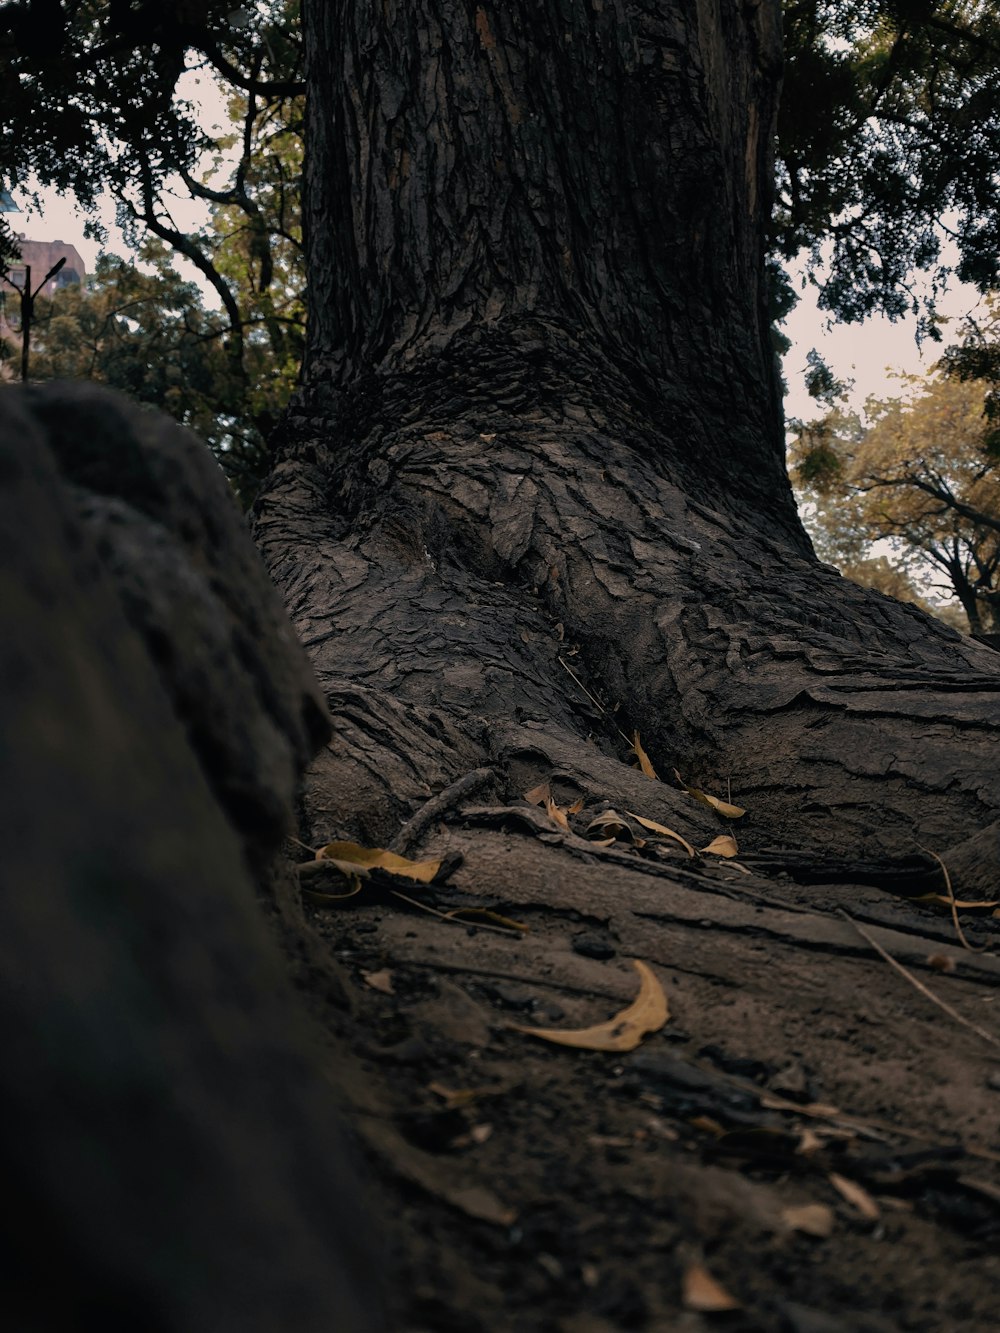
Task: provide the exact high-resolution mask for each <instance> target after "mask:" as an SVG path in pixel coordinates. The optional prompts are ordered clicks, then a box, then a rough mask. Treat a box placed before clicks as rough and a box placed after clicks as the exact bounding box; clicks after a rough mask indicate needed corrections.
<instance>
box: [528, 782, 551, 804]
mask: <svg viewBox="0 0 1000 1333" xmlns="http://www.w3.org/2000/svg"><path fill="white" fill-rule="evenodd" d="M551 796H552V791H551V789H550V788H549V784H548V783H547V782H541V783H539V784H538V786H537V787H532V789H531V791H526V792H525V793H524V799H525V800H526V801H527V802H528V804H529V805H544V804H545V802H546V801H547V800H549V799H550V798H551Z"/></svg>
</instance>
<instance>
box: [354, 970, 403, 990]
mask: <svg viewBox="0 0 1000 1333" xmlns="http://www.w3.org/2000/svg"><path fill="white" fill-rule="evenodd" d="M361 976H362V979H363V981H364V983H365V985H366V986H371V988H372V990H379V991H381V992H382V994H383V995H394V994H395V991H394V990H393V988H392V973H391V972H390V971H389V969H388V968H387V967H383V968H382V970H381V971H380V972H362V973H361Z"/></svg>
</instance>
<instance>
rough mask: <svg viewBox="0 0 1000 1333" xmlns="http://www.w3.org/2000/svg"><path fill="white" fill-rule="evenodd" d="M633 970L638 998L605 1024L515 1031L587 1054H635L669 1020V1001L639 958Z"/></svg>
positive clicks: (634, 963)
mask: <svg viewBox="0 0 1000 1333" xmlns="http://www.w3.org/2000/svg"><path fill="white" fill-rule="evenodd" d="M632 966H633V967H634V968H635V970H636V971H637V972H638V973H639V976H640V977H641V978H642V984H641V986H640V988H639V994H638V996H637V998H636V999H635V1001H634V1002H633V1003H632V1004H630V1005H629V1007H628V1008H627V1009H623V1010H622V1011H621V1013H620V1014H616V1015H615V1017H614V1018H609V1019H608V1021H607V1022H606V1023H598V1024H597V1026H596V1027H590V1028H574V1029H569V1030H565V1029H560V1028H527V1027H521V1026H520V1025H519V1024H515V1031H517V1032H524V1033H526V1034H527V1036H529V1037H539V1038H540V1039H541V1040H542V1041H551V1042H555V1043H556V1045H558V1046H575V1047H578V1048H579V1049H580V1050H584V1051H634V1050H635V1048H636V1047H637V1046H638V1045H639V1043H640V1042H641V1041H642V1039H643V1037H645V1036H646V1035H647V1034H648V1033H650V1032H657V1031H658V1030H659V1029H660V1028H661V1027H663V1025H664V1023H666V1021H667V1019H668V1018H669V1017H670V1010H669V1009H668V1008H667V997H666V995H664V993H663V987H662V986H661V985H660V983H659V981H657V979H656V975H655V974H654V972H653V970H652V968H650V967H649V966H647V964H646V963H643V962H640V960H639V959H638V958H633V959H632Z"/></svg>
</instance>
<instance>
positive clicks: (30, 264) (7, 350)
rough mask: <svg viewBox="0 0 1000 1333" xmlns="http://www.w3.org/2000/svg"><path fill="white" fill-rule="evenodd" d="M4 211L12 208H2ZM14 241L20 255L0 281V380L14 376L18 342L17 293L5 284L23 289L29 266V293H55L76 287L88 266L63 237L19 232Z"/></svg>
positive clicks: (18, 298)
mask: <svg viewBox="0 0 1000 1333" xmlns="http://www.w3.org/2000/svg"><path fill="white" fill-rule="evenodd" d="M7 197H8V199H9V196H7ZM3 211H4V212H10V211H12V210H10V209H7V208H4V209H3ZM17 245H18V249H19V250H20V251H21V258H20V259H19V260H17V261H16V262H15V263H13V264H11V266H10V268H9V269H8V270H7V273H6V278H7V281H6V282H2V283H0V344H2V346H0V380H9V379H13V378H15V373H16V371H15V365H16V362H17V359H18V357H19V356H20V346H21V331H20V316H21V311H20V297H19V296H18V295H17V293H16V292H14V291H12V290H11V287H10V286H9V285H8V284H10V283H12V284H13V285H14V287H18V288H20V289H21V290H22V291H23V290H24V283H25V279H26V277H27V270H28V269H29V268H30V269H31V290H32V293H33V294H35V295H38V296H54V295H55V293H56V292H57V291H59V289H60V288H61V287H79V285H80V283H81V282H82V281H83V279H84V278H85V277H86V276H87V268H86V265H85V264H84V262H83V260H82V259H81V257H80V252H79V250H78V249H77V248H76V246H75V245H69V244H68V243H67V242H66V241H29V240H27V239H26V238H25V237H24V236H18V238H17ZM63 258H65V260H66V262H65V264H63V266H62V268H61V269H60V270H59V272H58V273H57V274H56V275H55V277H53V278H50V279H49V280H48V282H46V283H45V285H44V287H42V288H41V290H39V283H40V282H41V280H42V278H44V277H45V275H46V273H48V272H49V270H50V269H53V268H54V267H55V266H56V264H58V263H59V261H60V259H63Z"/></svg>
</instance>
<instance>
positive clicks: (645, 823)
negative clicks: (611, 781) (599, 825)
mask: <svg viewBox="0 0 1000 1333" xmlns="http://www.w3.org/2000/svg"><path fill="white" fill-rule="evenodd" d="M625 813H626V814H627V815H628V817H629V819H634V820H635V822H636V823H637V824H641V825H642V827H643V828H644V829H648V830H649V832H650V833H659V835H660V837H661V838H673V840H674V842H679V843H680V845H681V846H682V847H683V848H684V850H685V851H686V852H687V854H688V856H694V854H695V851H694V848H693V847H692V846H691V844H690V843H689V842H688V840H687V838H682V837H681V835H680V834H679V833H675V832H674V830H673V829H672V828H667V826H666V824H658V823H657V822H656V820H655V819H643V817H642V815H634V814H633V813H632V811H631V810H626V812H625Z"/></svg>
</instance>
